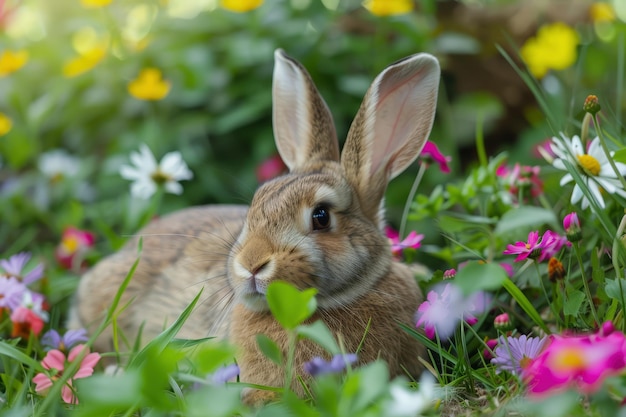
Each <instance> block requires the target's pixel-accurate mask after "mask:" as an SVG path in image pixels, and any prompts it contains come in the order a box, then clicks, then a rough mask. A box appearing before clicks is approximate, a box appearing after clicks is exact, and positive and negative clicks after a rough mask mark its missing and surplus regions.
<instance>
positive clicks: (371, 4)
mask: <svg viewBox="0 0 626 417" xmlns="http://www.w3.org/2000/svg"><path fill="white" fill-rule="evenodd" d="M363 7H365V8H366V9H367V10H369V11H370V13H371V14H373V15H376V16H395V15H399V14H405V13H409V12H411V11H413V1H412V0H365V2H363Z"/></svg>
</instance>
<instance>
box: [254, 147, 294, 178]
mask: <svg viewBox="0 0 626 417" xmlns="http://www.w3.org/2000/svg"><path fill="white" fill-rule="evenodd" d="M285 172H287V165H285V163H284V162H283V160H282V158H281V157H280V155H278V154H276V155H274V156H272V157H270V158H268V159H266V160H265V161H263V162H261V164H260V165H259V166H258V167H257V169H256V179H257V181H258V182H259V183H263V182H265V181H269V180H271V179H273V178H276V177H278V176H279V175H282V174H284V173H285Z"/></svg>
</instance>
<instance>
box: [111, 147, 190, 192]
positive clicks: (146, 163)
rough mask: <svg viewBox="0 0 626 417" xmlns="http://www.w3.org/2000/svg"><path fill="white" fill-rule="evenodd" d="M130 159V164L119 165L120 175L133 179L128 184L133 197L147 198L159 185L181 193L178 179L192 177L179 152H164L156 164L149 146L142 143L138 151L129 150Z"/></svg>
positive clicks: (181, 189)
mask: <svg viewBox="0 0 626 417" xmlns="http://www.w3.org/2000/svg"><path fill="white" fill-rule="evenodd" d="M130 161H131V163H132V165H122V167H120V175H121V176H122V178H124V179H127V180H130V181H133V183H132V184H131V186H130V193H131V195H132V196H133V197H137V198H142V199H148V198H150V197H151V196H152V194H154V193H155V192H156V190H157V187H160V186H162V187H163V188H164V189H165V191H166V192H168V193H172V194H181V193H182V192H183V187H182V185H180V184H179V183H178V181H182V180H190V179H191V178H193V173H192V172H191V171H190V170H189V168H188V167H187V164H186V163H185V161H183V158H182V156H181V154H180V152H170V153H168V154H166V155H165V156H164V157H163V159H162V160H161V162H160V163H158V164H157V161H156V159H155V158H154V155H153V154H152V151H150V148H148V146H147V145H145V144H142V145H141V147H140V149H139V152H131V154H130Z"/></svg>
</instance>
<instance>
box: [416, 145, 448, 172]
mask: <svg viewBox="0 0 626 417" xmlns="http://www.w3.org/2000/svg"><path fill="white" fill-rule="evenodd" d="M420 157H421V158H422V159H423V160H424V163H426V164H429V163H430V162H432V161H434V162H436V163H437V164H439V169H440V170H441V172H444V173H446V174H447V173H449V172H450V167H449V166H448V163H449V162H450V161H452V158H451V157H449V156H445V155H444V154H442V153H441V151H439V148H438V147H437V145H435V144H434V143H433V142H431V141H428V142H426V145H424V149H422V153H421V155H420Z"/></svg>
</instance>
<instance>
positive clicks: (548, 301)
mask: <svg viewBox="0 0 626 417" xmlns="http://www.w3.org/2000/svg"><path fill="white" fill-rule="evenodd" d="M533 263H534V264H535V269H536V271H537V276H538V277H539V284H540V285H541V289H542V290H543V294H544V296H545V297H546V302H547V303H548V305H549V306H550V310H551V311H552V315H553V316H554V319H555V320H556V321H557V323H558V322H560V321H561V316H560V315H559V312H558V311H556V308H555V307H554V303H552V302H551V300H550V297H549V295H548V290H547V289H546V285H545V283H544V282H543V278H542V277H541V272H540V271H539V263H537V261H533Z"/></svg>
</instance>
